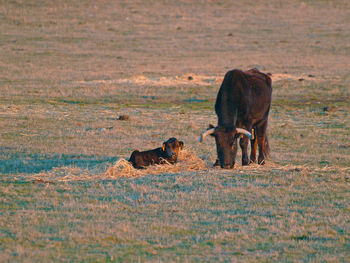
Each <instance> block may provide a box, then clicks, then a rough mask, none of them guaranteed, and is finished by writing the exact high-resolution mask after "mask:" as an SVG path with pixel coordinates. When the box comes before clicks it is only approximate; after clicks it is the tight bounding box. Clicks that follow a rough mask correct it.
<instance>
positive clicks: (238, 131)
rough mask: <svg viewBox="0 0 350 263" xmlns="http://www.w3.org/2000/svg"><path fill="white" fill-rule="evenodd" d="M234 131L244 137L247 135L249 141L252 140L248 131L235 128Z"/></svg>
mask: <svg viewBox="0 0 350 263" xmlns="http://www.w3.org/2000/svg"><path fill="white" fill-rule="evenodd" d="M236 131H237V133H243V134H244V135H247V136H248V137H249V139H251V138H252V134H251V133H250V132H249V131H247V130H245V129H242V128H236Z"/></svg>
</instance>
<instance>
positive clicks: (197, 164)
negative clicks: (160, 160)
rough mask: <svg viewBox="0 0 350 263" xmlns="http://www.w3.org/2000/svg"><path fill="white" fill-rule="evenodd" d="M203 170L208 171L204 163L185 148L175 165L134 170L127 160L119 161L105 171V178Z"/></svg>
mask: <svg viewBox="0 0 350 263" xmlns="http://www.w3.org/2000/svg"><path fill="white" fill-rule="evenodd" d="M205 169H208V166H207V165H206V163H205V161H204V160H202V159H200V158H199V157H198V156H197V154H196V153H194V152H193V151H192V150H191V149H188V148H187V149H184V150H182V151H180V153H179V157H178V162H177V163H175V164H170V163H167V164H162V165H152V166H149V167H147V168H145V169H135V168H134V167H133V166H132V165H131V164H130V163H129V162H128V161H127V160H125V159H120V160H118V161H117V163H116V164H115V165H114V166H113V167H110V168H108V169H107V171H106V176H107V177H109V178H115V177H132V176H144V175H149V174H163V173H181V172H190V171H197V170H205Z"/></svg>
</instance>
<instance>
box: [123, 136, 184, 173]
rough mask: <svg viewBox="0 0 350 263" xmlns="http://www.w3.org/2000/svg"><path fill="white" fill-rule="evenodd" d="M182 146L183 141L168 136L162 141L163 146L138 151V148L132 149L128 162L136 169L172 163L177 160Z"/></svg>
mask: <svg viewBox="0 0 350 263" xmlns="http://www.w3.org/2000/svg"><path fill="white" fill-rule="evenodd" d="M183 148H184V143H183V142H182V141H178V140H177V139H176V138H170V139H169V140H167V141H166V142H164V143H163V147H159V148H156V149H153V150H149V151H144V152H140V151H138V150H135V151H133V153H132V154H131V156H130V159H129V162H131V163H132V165H133V166H134V167H135V168H137V169H142V168H144V167H145V166H149V165H153V164H164V163H167V162H168V163H171V164H174V163H175V162H176V161H177V157H178V155H179V151H180V150H182V149H183Z"/></svg>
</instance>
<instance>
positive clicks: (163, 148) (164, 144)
mask: <svg viewBox="0 0 350 263" xmlns="http://www.w3.org/2000/svg"><path fill="white" fill-rule="evenodd" d="M162 149H163V152H165V142H163V148H162Z"/></svg>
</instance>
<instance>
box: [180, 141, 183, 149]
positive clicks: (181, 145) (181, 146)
mask: <svg viewBox="0 0 350 263" xmlns="http://www.w3.org/2000/svg"><path fill="white" fill-rule="evenodd" d="M179 144H180V149H181V150H182V149H183V148H184V142H183V141H179Z"/></svg>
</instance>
